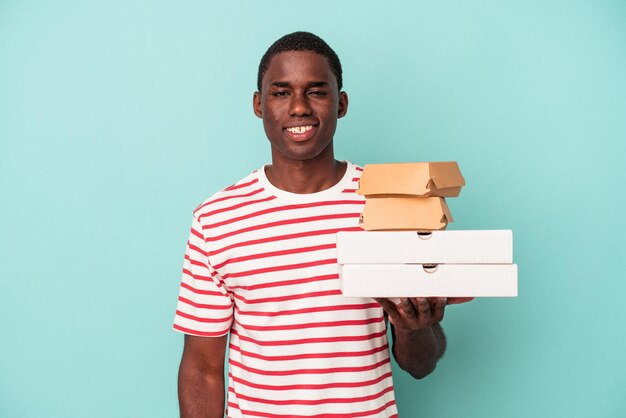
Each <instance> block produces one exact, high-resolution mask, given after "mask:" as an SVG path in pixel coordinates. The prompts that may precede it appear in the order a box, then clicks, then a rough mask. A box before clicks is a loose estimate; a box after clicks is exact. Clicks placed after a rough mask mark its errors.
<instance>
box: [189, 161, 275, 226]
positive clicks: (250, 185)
mask: <svg viewBox="0 0 626 418" xmlns="http://www.w3.org/2000/svg"><path fill="white" fill-rule="evenodd" d="M262 191H263V188H262V187H261V185H260V184H259V177H258V170H254V171H253V172H252V173H250V174H248V175H247V176H246V177H244V178H242V179H241V180H239V181H238V182H236V183H235V184H232V185H230V186H228V187H226V188H224V189H222V190H220V191H218V192H216V193H215V194H213V195H212V196H211V197H209V198H208V199H205V200H204V201H203V202H202V203H200V204H199V205H198V206H197V207H196V208H195V209H194V210H193V215H194V217H196V218H198V219H200V218H202V217H205V216H207V215H210V214H211V213H212V212H214V211H216V210H219V209H221V208H224V207H227V206H232V205H233V204H237V203H241V202H242V201H246V200H249V199H251V198H254V196H255V195H257V194H258V193H261V192H262Z"/></svg>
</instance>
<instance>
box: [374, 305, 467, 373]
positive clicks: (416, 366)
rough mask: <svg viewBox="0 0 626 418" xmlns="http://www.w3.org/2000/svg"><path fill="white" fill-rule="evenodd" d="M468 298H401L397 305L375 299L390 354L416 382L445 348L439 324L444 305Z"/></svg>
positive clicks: (429, 370) (431, 368)
mask: <svg viewBox="0 0 626 418" xmlns="http://www.w3.org/2000/svg"><path fill="white" fill-rule="evenodd" d="M472 299H473V298H437V297H431V298H423V297H418V298H403V299H401V300H400V302H399V303H398V304H396V303H394V302H393V301H391V300H389V299H382V298H380V299H375V300H376V301H377V302H378V303H379V304H380V305H381V306H382V308H383V310H384V311H385V313H386V314H387V317H388V318H389V322H391V330H392V336H393V355H394V357H395V359H396V361H397V362H398V365H399V366H400V367H401V368H402V369H404V370H406V371H407V372H409V373H410V374H411V375H412V376H413V377H415V378H416V379H421V378H423V377H425V376H427V375H429V374H430V373H431V372H432V371H433V370H434V369H435V366H436V365H437V361H438V360H439V359H440V358H441V356H443V353H444V351H445V349H446V338H445V335H444V334H443V330H442V329H441V326H440V325H439V323H440V322H441V321H442V320H443V316H444V312H445V308H446V305H450V304H457V303H465V302H469V301H470V300H472Z"/></svg>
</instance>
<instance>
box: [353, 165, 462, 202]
mask: <svg viewBox="0 0 626 418" xmlns="http://www.w3.org/2000/svg"><path fill="white" fill-rule="evenodd" d="M464 185H465V179H464V178H463V176H462V175H461V171H460V170H459V165H458V164H457V163H456V161H446V162H422V163H391V164H366V165H365V167H364V168H363V173H362V174H361V180H360V181H359V189H358V190H357V193H359V194H360V195H363V196H367V197H370V196H381V195H412V196H420V197H430V196H437V197H456V196H458V195H459V193H460V192H461V187H463V186H464Z"/></svg>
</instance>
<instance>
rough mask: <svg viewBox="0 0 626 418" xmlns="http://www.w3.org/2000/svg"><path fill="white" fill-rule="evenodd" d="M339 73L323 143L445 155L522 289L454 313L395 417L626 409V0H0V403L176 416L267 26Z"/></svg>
mask: <svg viewBox="0 0 626 418" xmlns="http://www.w3.org/2000/svg"><path fill="white" fill-rule="evenodd" d="M296 30H308V31H311V32H314V33H317V34H318V35H320V36H322V37H323V38H324V39H326V40H327V41H328V43H329V44H330V45H331V46H332V47H333V48H334V49H335V50H336V51H337V53H338V55H339V56H340V58H341V60H342V63H343V66H344V80H345V82H344V84H345V90H346V92H347V93H348V95H349V97H350V107H349V110H348V115H347V116H346V117H345V118H344V119H342V120H341V121H340V122H339V127H338V131H337V134H336V136H335V149H336V155H337V157H338V158H340V159H347V160H351V161H353V162H355V163H358V164H365V163H376V162H379V163H380V162H399V161H440V160H456V161H458V162H459V164H460V167H461V170H462V172H463V174H464V176H465V178H466V181H467V187H466V188H464V189H463V192H462V193H461V196H460V197H459V198H458V199H451V200H450V202H449V203H450V207H451V211H452V213H453V214H454V217H455V222H454V223H453V224H451V225H450V229H512V230H513V234H514V249H515V250H514V259H515V262H516V263H517V264H518V265H519V297H517V298H514V299H479V300H476V301H474V302H472V303H470V304H466V305H460V306H452V307H449V308H448V310H447V312H446V318H445V320H444V322H443V325H444V328H445V330H446V333H447V336H448V351H447V353H446V355H445V356H444V358H443V359H442V360H441V362H440V364H439V366H438V367H437V370H436V371H435V372H434V374H432V375H431V376H429V377H427V378H426V379H424V380H421V381H415V380H413V379H411V378H410V377H409V376H408V375H406V374H404V373H403V372H402V371H400V370H399V369H398V368H397V367H395V368H394V374H395V381H396V390H397V398H398V406H399V409H400V415H401V416H403V417H455V418H456V417H481V418H483V417H508V418H523V417H569V418H573V417H603V418H609V417H611V418H618V417H624V416H626V400H625V399H626V398H625V397H624V396H623V395H624V388H625V387H626V373H624V368H625V366H626V350H625V349H624V347H626V327H625V326H624V325H623V324H622V323H621V320H622V319H623V318H624V315H625V314H626V308H625V305H624V302H623V300H622V296H623V294H624V293H625V292H626V280H624V271H625V268H626V262H625V259H626V257H624V253H625V251H624V236H625V234H626V228H625V224H626V223H625V222H624V219H623V216H622V215H621V210H622V209H624V207H625V206H626V200H625V198H624V185H625V184H626V176H625V170H624V163H623V159H624V158H625V156H626V153H625V152H624V151H625V145H624V143H625V141H626V116H625V115H626V3H625V2H623V1H617V0H616V1H609V0H605V1H602V0H600V1H582V0H581V1H576V0H573V1H565V0H563V1H559V0H551V1H542V2H536V1H496V0H486V1H464V0H445V1H427V0H419V1H390V2H379V1H343V2H331V1H321V2H311V3H307V4H295V3H294V2H279V1H267V2H252V1H239V2H226V1H216V2H204V1H195V0H192V1H130V2H129V1H119V0H112V1H111V0H109V1H99V0H95V1H78V0H71V1H69V0H68V1H63V2H52V1H43V0H41V1H37V0H32V1H18V0H15V1H11V0H2V1H0V199H1V205H0V212H1V214H2V216H1V217H0V318H2V321H1V322H0V417H7V418H27V417H28V418H31V417H32V418H34V417H47V418H57V417H59V418H61V417H64V418H77V417H90V418H105V417H106V418H110V417H115V418H119V417H173V416H177V413H178V410H177V408H178V407H177V397H176V375H177V368H178V362H179V360H180V355H181V349H182V336H181V335H180V334H178V333H176V332H174V331H173V330H172V329H171V325H172V319H173V314H174V310H175V305H176V299H177V293H178V286H179V280H180V272H181V267H182V258H183V252H184V249H185V242H186V239H187V233H188V230H189V225H190V222H191V211H192V210H193V209H194V208H195V207H196V205H197V204H198V203H200V202H201V201H202V200H204V199H205V198H206V197H208V196H209V195H211V194H212V193H213V192H215V191H217V190H218V189H220V188H223V187H225V186H227V185H229V184H232V183H233V182H235V181H236V180H238V179H240V178H241V177H243V176H245V175H246V174H248V173H249V172H250V171H251V170H253V169H255V168H258V167H260V166H261V165H262V164H264V163H266V162H268V161H269V157H270V154H269V144H268V142H267V140H266V138H265V135H264V133H263V129H262V125H261V121H260V120H259V119H258V118H256V117H255V116H254V115H253V113H252V105H251V104H252V92H253V91H254V90H255V84H256V71H257V65H258V61H259V59H260V57H261V55H262V54H263V52H264V51H265V49H266V48H267V47H268V46H269V45H270V44H271V43H272V42H273V41H274V40H275V39H277V38H278V37H280V36H282V35H284V34H286V33H289V32H293V31H296Z"/></svg>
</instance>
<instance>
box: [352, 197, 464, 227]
mask: <svg viewBox="0 0 626 418" xmlns="http://www.w3.org/2000/svg"><path fill="white" fill-rule="evenodd" d="M452 221H453V219H452V214H451V213H450V209H448V205H447V204H446V201H445V199H444V198H443V197H373V198H366V200H365V206H364V207H363V213H362V214H361V218H360V219H359V224H360V226H361V228H363V229H365V230H366V231H378V230H387V231H389V230H421V231H432V230H439V229H445V228H446V226H447V225H448V223H449V222H452Z"/></svg>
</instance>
